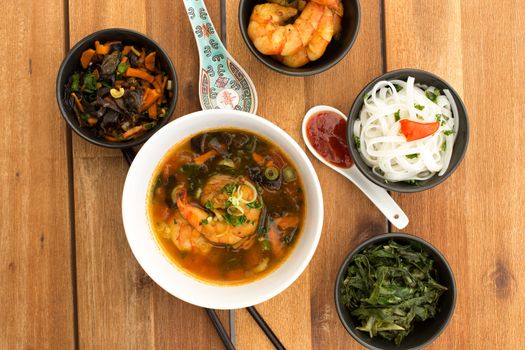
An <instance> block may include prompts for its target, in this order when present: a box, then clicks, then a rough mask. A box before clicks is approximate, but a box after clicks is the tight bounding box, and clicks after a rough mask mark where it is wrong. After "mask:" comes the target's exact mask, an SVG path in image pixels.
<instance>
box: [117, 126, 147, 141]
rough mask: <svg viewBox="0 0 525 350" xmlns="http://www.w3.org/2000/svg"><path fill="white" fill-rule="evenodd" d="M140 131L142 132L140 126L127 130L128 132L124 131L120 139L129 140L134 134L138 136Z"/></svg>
mask: <svg viewBox="0 0 525 350" xmlns="http://www.w3.org/2000/svg"><path fill="white" fill-rule="evenodd" d="M142 130H144V128H143V127H142V125H139V126H135V127H134V128H131V129H129V130H128V131H126V132H125V133H123V134H122V137H123V138H124V139H129V138H130V137H132V136H135V135H136V134H138V133H139V132H141V131H142Z"/></svg>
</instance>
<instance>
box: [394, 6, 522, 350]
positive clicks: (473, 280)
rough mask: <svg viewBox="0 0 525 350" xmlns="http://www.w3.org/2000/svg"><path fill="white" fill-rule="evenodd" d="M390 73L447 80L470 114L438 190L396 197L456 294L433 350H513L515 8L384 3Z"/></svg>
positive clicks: (517, 225) (517, 119)
mask: <svg viewBox="0 0 525 350" xmlns="http://www.w3.org/2000/svg"><path fill="white" fill-rule="evenodd" d="M385 9H386V38H387V40H386V43H387V63H388V64H387V65H388V69H389V70H390V69H395V68H398V67H420V68H423V69H426V70H430V71H433V72H435V73H436V74H438V75H440V76H442V77H443V78H445V79H446V80H448V81H449V82H450V83H451V84H452V85H453V86H454V87H455V88H456V89H457V90H458V92H459V93H460V95H462V96H463V99H464V102H465V104H466V106H467V109H468V111H469V117H470V123H471V139H470V145H469V150H468V153H467V156H466V159H465V160H464V161H463V164H462V165H461V166H460V168H459V169H458V170H457V172H456V173H455V174H454V175H453V176H452V177H451V178H450V179H449V180H447V181H446V182H445V183H443V184H442V185H440V186H439V187H437V188H435V189H433V190H430V191H427V192H424V193H419V194H414V195H401V194H398V195H395V198H396V199H397V200H398V201H399V202H400V204H401V206H402V207H403V208H404V209H405V210H406V212H407V214H408V215H409V217H410V218H411V224H410V226H409V227H408V228H407V229H406V231H407V232H412V233H415V234H418V235H420V236H422V237H423V238H425V239H427V240H429V241H430V242H432V243H433V244H434V245H435V246H436V247H437V248H438V249H440V250H441V251H442V252H443V253H444V254H445V256H446V257H447V259H448V261H449V262H450V263H451V265H452V268H453V270H454V273H455V277H456V282H457V287H458V302H457V308H456V312H455V315H454V318H453V321H452V323H451V324H450V325H449V327H448V328H447V330H446V331H445V333H444V334H443V335H442V336H441V337H440V338H439V339H438V340H437V341H436V342H435V343H434V344H433V345H432V346H431V347H429V348H430V349H467V348H470V349H517V348H521V347H522V346H523V345H522V343H523V341H524V340H525V337H524V333H523V332H520V331H517V332H515V331H514V329H515V327H516V325H522V324H523V313H524V311H525V307H524V305H525V294H524V293H520V292H519V290H518V288H519V285H520V284H523V283H524V282H525V270H524V269H523V266H524V264H525V258H524V255H523V254H522V253H521V250H522V249H521V240H520V235H522V232H523V229H524V228H525V218H524V216H523V205H522V204H523V200H525V180H524V179H523V176H522V174H523V170H525V169H524V166H523V161H522V160H520V156H518V155H519V154H521V153H522V150H521V148H520V147H521V144H523V142H525V132H524V129H523V128H521V127H520V125H521V122H522V116H523V115H524V114H525V106H524V105H523V101H524V99H525V91H524V90H523V88H522V86H521V78H523V77H525V68H524V66H523V62H524V60H525V53H524V51H523V49H522V46H523V42H524V40H525V29H524V28H525V20H524V19H523V18H524V16H525V9H524V7H523V2H521V1H517V0H516V1H503V2H494V1H489V0H482V1H475V0H462V1H443V2H432V3H430V2H424V1H402V2H399V1H387V2H386V6H385Z"/></svg>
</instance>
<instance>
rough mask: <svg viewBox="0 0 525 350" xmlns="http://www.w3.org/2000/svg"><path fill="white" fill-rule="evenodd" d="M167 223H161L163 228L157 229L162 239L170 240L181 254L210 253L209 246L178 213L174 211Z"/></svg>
mask: <svg viewBox="0 0 525 350" xmlns="http://www.w3.org/2000/svg"><path fill="white" fill-rule="evenodd" d="M167 222H168V224H165V223H163V226H162V227H158V228H157V229H158V230H159V231H162V232H159V233H160V234H161V235H162V236H163V237H165V238H169V239H171V241H172V242H173V244H175V246H176V247H177V248H178V249H179V250H180V251H181V252H189V251H195V250H198V251H200V252H201V253H203V254H207V253H208V252H209V251H210V249H211V247H212V246H211V244H210V243H209V242H207V241H206V239H205V238H204V237H203V236H202V235H201V233H200V232H199V231H197V230H196V229H195V228H194V227H193V226H191V225H190V224H189V222H188V221H186V219H184V218H183V217H182V215H181V213H180V212H179V211H176V212H175V215H174V216H173V217H172V218H171V219H170V220H169V221H167Z"/></svg>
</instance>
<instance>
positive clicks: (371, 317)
mask: <svg viewBox="0 0 525 350" xmlns="http://www.w3.org/2000/svg"><path fill="white" fill-rule="evenodd" d="M433 264H434V261H433V260H432V258H430V256H429V254H428V253H427V252H426V251H424V250H423V248H422V247H421V246H419V245H416V244H407V245H403V244H400V243H397V242H395V241H393V240H390V241H389V242H388V243H386V242H385V243H382V244H378V245H372V246H370V247H367V248H366V249H365V250H363V251H362V252H360V253H359V254H357V255H356V256H355V257H354V259H353V260H352V262H351V264H350V266H349V267H348V271H347V275H346V278H345V279H344V281H343V286H342V288H341V294H342V301H343V304H344V305H345V306H346V307H348V308H349V309H350V312H351V314H352V315H353V316H355V317H356V318H357V319H358V320H359V321H360V322H361V326H360V327H357V329H358V330H361V331H364V332H367V333H369V335H370V337H375V336H379V337H382V338H385V339H388V340H392V341H394V342H395V343H396V344H398V345H399V344H400V343H401V341H402V340H403V339H404V338H405V337H406V336H407V335H408V334H409V333H410V332H411V331H412V330H413V329H414V323H415V322H420V321H425V320H427V319H429V318H433V317H435V316H436V314H437V313H438V311H439V310H438V305H437V304H438V299H439V297H440V296H441V294H443V292H444V291H446V290H447V288H446V287H445V286H443V285H441V284H439V283H438V282H437V279H438V276H437V271H436V269H435V268H434V267H433Z"/></svg>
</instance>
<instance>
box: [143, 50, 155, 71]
mask: <svg viewBox="0 0 525 350" xmlns="http://www.w3.org/2000/svg"><path fill="white" fill-rule="evenodd" d="M156 56H157V52H156V51H153V52H150V53H149V54H148V55H147V56H146V58H145V59H144V65H145V66H146V68H147V69H148V70H150V71H152V72H154V71H155V57H156Z"/></svg>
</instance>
